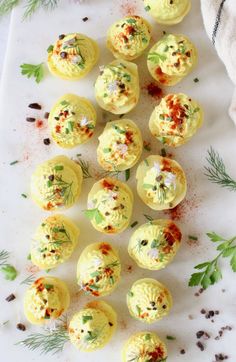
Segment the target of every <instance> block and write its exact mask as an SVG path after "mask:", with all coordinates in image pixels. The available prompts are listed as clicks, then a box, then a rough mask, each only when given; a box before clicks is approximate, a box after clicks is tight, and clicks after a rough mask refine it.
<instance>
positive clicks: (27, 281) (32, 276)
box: [20, 274, 35, 285]
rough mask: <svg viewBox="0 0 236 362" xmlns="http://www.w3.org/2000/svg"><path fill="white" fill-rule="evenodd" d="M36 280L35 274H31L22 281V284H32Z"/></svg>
mask: <svg viewBox="0 0 236 362" xmlns="http://www.w3.org/2000/svg"><path fill="white" fill-rule="evenodd" d="M34 281H35V274H30V275H29V276H28V277H27V278H25V279H24V280H22V282H20V285H23V284H25V285H31V284H32V283H33V282H34Z"/></svg>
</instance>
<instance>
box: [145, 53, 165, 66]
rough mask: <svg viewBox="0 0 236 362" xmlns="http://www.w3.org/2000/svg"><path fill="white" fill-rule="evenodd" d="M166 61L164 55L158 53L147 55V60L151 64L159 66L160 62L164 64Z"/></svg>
mask: <svg viewBox="0 0 236 362" xmlns="http://www.w3.org/2000/svg"><path fill="white" fill-rule="evenodd" d="M166 59H167V57H166V55H164V54H159V53H149V54H148V60H149V61H150V62H152V63H155V64H159V63H160V61H161V62H164V61H165V60H166Z"/></svg>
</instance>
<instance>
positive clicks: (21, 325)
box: [16, 323, 26, 332]
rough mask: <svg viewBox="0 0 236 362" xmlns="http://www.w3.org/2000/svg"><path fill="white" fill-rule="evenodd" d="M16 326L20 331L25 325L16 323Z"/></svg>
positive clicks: (24, 328)
mask: <svg viewBox="0 0 236 362" xmlns="http://www.w3.org/2000/svg"><path fill="white" fill-rule="evenodd" d="M16 328H17V329H19V330H20V331H22V332H24V331H25V330H26V327H25V325H24V324H22V323H17V325H16Z"/></svg>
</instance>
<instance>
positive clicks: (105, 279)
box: [77, 242, 121, 297]
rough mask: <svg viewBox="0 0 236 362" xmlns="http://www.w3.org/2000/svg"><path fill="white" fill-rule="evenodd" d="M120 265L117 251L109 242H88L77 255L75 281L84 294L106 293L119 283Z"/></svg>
mask: <svg viewBox="0 0 236 362" xmlns="http://www.w3.org/2000/svg"><path fill="white" fill-rule="evenodd" d="M120 265H121V264H120V258H119V254H118V251H117V250H116V249H115V248H113V247H112V246H111V244H109V243H105V242H100V243H94V244H90V245H88V246H87V247H86V248H85V249H84V250H83V252H82V253H81V255H80V257H79V260H78V264H77V282H78V284H79V286H80V287H81V289H83V290H84V291H85V292H86V294H91V295H93V296H95V297H100V296H105V295H108V294H110V293H112V292H113V290H114V289H115V288H116V287H117V284H118V283H119V280H120V272H121V266H120Z"/></svg>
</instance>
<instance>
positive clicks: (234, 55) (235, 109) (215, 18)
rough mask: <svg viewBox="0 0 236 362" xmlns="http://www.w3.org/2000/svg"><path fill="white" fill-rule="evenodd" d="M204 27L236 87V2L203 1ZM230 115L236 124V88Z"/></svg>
mask: <svg viewBox="0 0 236 362" xmlns="http://www.w3.org/2000/svg"><path fill="white" fill-rule="evenodd" d="M201 9H202V16H203V21H204V25H205V28H206V31H207V34H208V36H209V37H210V39H211V41H212V43H213V45H214V46H215V48H216V51H217V53H218V55H219V57H220V58H221V60H222V61H223V62H224V64H225V66H226V69H227V72H228V74H229V76H230V78H231V79H232V81H233V83H234V84H235V86H236V0H201ZM229 115H230V117H231V118H232V119H233V121H234V123H235V124H236V88H235V91H234V94H233V98H232V102H231V106H230V108H229Z"/></svg>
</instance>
